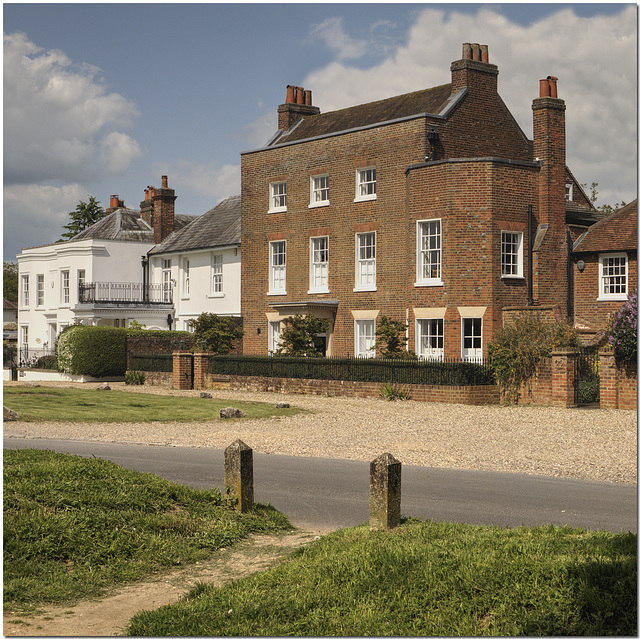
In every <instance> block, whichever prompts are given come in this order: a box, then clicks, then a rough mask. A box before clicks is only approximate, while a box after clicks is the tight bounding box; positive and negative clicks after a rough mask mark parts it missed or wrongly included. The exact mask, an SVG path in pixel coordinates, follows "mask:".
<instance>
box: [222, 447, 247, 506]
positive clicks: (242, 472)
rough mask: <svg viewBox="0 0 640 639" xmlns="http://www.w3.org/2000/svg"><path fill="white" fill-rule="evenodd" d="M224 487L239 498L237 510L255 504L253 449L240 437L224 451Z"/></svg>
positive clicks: (232, 495)
mask: <svg viewBox="0 0 640 639" xmlns="http://www.w3.org/2000/svg"><path fill="white" fill-rule="evenodd" d="M224 487H225V489H226V490H227V491H228V492H229V494H230V495H231V497H235V498H236V499H237V500H238V501H237V504H236V510H239V511H240V512H241V513H244V512H247V510H249V509H250V508H251V507H252V506H253V449H252V448H249V446H247V445H246V444H245V443H244V442H242V441H240V440H239V439H236V441H235V442H233V444H231V446H228V447H227V448H226V449H225V451H224Z"/></svg>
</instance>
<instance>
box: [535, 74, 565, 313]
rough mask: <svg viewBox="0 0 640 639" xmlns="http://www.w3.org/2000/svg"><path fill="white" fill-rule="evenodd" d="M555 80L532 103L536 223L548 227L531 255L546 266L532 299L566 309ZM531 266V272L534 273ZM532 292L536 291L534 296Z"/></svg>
mask: <svg viewBox="0 0 640 639" xmlns="http://www.w3.org/2000/svg"><path fill="white" fill-rule="evenodd" d="M557 81H558V78H555V77H553V76H548V77H547V78H545V79H544V80H540V97H538V98H536V99H535V100H534V101H533V104H532V107H531V108H532V109H533V156H534V159H536V160H538V161H539V162H540V175H539V186H538V223H539V224H548V225H549V227H548V229H547V231H546V235H545V238H544V241H543V242H542V244H541V246H540V248H539V250H538V252H537V253H536V254H534V258H536V257H537V260H536V261H540V263H546V264H548V266H547V267H545V268H544V269H543V270H540V269H538V271H539V272H538V273H537V274H536V276H535V279H534V297H535V298H536V300H540V301H541V302H548V303H557V304H562V307H563V308H566V298H567V295H568V291H567V286H566V280H567V276H566V272H567V270H566V269H567V259H568V256H567V236H566V201H565V171H566V134H565V110H566V105H565V102H564V100H561V99H560V98H558V89H557ZM535 270H536V269H535V266H534V272H535ZM535 288H537V289H538V291H537V294H536V291H535Z"/></svg>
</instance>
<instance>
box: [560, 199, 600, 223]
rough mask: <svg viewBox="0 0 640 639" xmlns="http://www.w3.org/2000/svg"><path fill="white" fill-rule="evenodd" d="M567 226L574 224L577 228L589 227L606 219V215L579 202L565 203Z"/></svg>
mask: <svg viewBox="0 0 640 639" xmlns="http://www.w3.org/2000/svg"><path fill="white" fill-rule="evenodd" d="M566 208H567V217H566V221H567V224H576V225H578V226H591V225H592V224H595V223H596V222H599V221H600V220H603V219H604V218H605V217H606V213H603V212H602V211H598V209H596V208H594V207H593V206H589V205H587V204H580V203H579V202H567V207H566Z"/></svg>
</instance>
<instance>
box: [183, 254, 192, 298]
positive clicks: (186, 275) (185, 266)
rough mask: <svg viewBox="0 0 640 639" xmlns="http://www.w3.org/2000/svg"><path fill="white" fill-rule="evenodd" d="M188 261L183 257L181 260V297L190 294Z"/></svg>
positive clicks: (186, 296) (187, 296)
mask: <svg viewBox="0 0 640 639" xmlns="http://www.w3.org/2000/svg"><path fill="white" fill-rule="evenodd" d="M190 266H191V265H190V262H189V260H188V259H187V258H186V257H185V258H183V260H182V298H183V299H189V297H190V295H191V279H190V273H189V269H190Z"/></svg>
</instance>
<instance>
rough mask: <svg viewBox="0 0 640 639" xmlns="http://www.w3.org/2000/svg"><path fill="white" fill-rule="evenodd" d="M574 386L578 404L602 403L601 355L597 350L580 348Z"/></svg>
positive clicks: (577, 355)
mask: <svg viewBox="0 0 640 639" xmlns="http://www.w3.org/2000/svg"><path fill="white" fill-rule="evenodd" d="M574 388H575V393H576V405H578V406H584V405H586V404H598V405H599V404H600V357H599V353H598V351H597V350H586V349H579V350H578V352H577V354H576V378H575V385H574Z"/></svg>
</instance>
